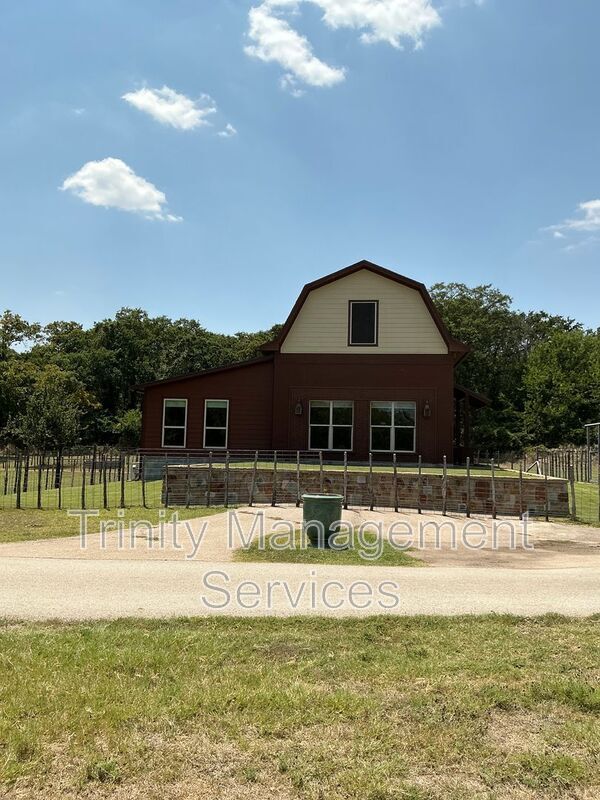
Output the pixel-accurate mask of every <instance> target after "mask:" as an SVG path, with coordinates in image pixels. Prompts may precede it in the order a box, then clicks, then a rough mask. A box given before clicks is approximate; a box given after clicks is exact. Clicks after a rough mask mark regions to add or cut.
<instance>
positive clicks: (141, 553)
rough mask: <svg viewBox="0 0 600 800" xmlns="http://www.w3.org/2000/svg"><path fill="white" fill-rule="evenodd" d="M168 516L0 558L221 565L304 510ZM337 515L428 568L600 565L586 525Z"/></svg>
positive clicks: (599, 543) (17, 547) (13, 548)
mask: <svg viewBox="0 0 600 800" xmlns="http://www.w3.org/2000/svg"><path fill="white" fill-rule="evenodd" d="M171 513H172V511H171V510H169V511H168V512H167V516H166V522H165V524H164V526H163V527H162V528H160V527H154V528H151V527H150V526H143V525H140V526H138V527H137V528H136V529H134V530H133V531H131V530H130V529H129V527H127V526H125V528H124V530H123V531H122V532H121V533H118V532H116V531H110V532H107V533H106V534H105V535H102V534H100V533H98V534H89V535H88V536H87V537H85V540H83V539H82V538H81V537H80V536H74V537H68V538H62V539H51V540H44V541H29V542H18V543H8V544H2V545H0V558H60V559H65V558H66V559H84V560H90V559H91V560H138V559H139V560H152V561H154V560H158V561H165V560H167V561H172V560H175V561H180V560H189V561H199V562H207V563H210V562H227V561H231V560H232V558H233V554H234V550H235V548H236V546H237V547H239V546H240V545H241V539H240V531H241V535H243V536H244V537H245V538H246V540H248V539H249V538H250V536H251V531H252V526H253V524H256V525H257V527H255V529H254V535H256V533H257V530H258V522H257V516H258V515H259V514H261V515H264V516H263V524H264V532H265V533H266V534H269V533H270V532H272V531H273V529H274V526H275V528H276V529H277V528H278V529H279V531H280V532H281V530H282V528H283V527H284V523H289V524H290V525H291V526H293V527H296V528H297V527H299V526H300V523H301V520H302V509H299V508H296V507H295V506H276V507H271V506H266V507H254V508H250V507H244V508H239V509H236V510H235V511H226V512H223V513H222V514H216V515H214V516H212V517H205V518H199V519H193V520H187V521H183V522H179V524H178V525H177V528H176V530H175V531H174V528H173V525H172V524H170V522H169V520H170V516H171ZM232 515H235V516H232ZM343 518H344V521H346V522H348V523H349V524H350V525H352V526H354V527H355V529H357V528H358V527H359V526H361V525H366V527H365V530H366V531H373V532H375V531H377V530H380V531H381V534H382V536H383V537H385V538H390V539H391V540H392V541H393V542H395V543H398V544H402V545H408V544H409V543H410V544H411V550H410V553H411V555H413V556H415V557H417V558H420V559H422V560H423V561H424V562H425V563H426V564H427V565H429V566H433V567H437V566H443V567H449V566H456V567H503V568H516V569H564V568H570V567H586V566H590V567H592V566H594V567H597V566H599V565H600V529H598V528H593V527H589V526H585V525H574V524H569V523H558V522H538V521H529V522H528V523H527V525H526V527H525V526H524V524H523V523H522V522H521V521H519V520H518V519H513V518H502V519H498V520H496V521H493V520H491V519H490V518H489V517H472V518H471V519H470V520H469V519H466V518H465V517H464V515H461V516H459V515H448V516H446V517H443V516H441V515H440V514H422V515H419V514H417V513H416V512H408V511H400V512H398V513H396V512H393V511H380V510H375V511H369V510H368V509H352V510H348V511H345V512H344V516H343ZM140 519H143V512H142V510H141V509H140ZM259 521H260V520H259ZM230 530H231V531H233V537H230V535H229V532H230Z"/></svg>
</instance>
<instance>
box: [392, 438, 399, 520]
mask: <svg viewBox="0 0 600 800" xmlns="http://www.w3.org/2000/svg"><path fill="white" fill-rule="evenodd" d="M393 461H394V511H396V512H397V511H398V457H397V455H396V453H394V455H393Z"/></svg>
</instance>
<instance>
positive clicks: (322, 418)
mask: <svg viewBox="0 0 600 800" xmlns="http://www.w3.org/2000/svg"><path fill="white" fill-rule="evenodd" d="M310 422H311V425H329V402H325V401H324V400H311V401H310Z"/></svg>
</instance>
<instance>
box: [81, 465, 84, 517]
mask: <svg viewBox="0 0 600 800" xmlns="http://www.w3.org/2000/svg"><path fill="white" fill-rule="evenodd" d="M81 466H82V469H81V509H82V511H85V460H83V461H82V465H81Z"/></svg>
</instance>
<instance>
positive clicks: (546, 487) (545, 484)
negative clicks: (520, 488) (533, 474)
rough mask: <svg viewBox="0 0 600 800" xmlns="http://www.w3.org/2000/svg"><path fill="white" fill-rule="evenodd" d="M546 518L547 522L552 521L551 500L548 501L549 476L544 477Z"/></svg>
mask: <svg viewBox="0 0 600 800" xmlns="http://www.w3.org/2000/svg"><path fill="white" fill-rule="evenodd" d="M544 489H545V495H544V517H545V519H546V522H548V521H549V520H550V500H549V499H548V476H547V475H544Z"/></svg>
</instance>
